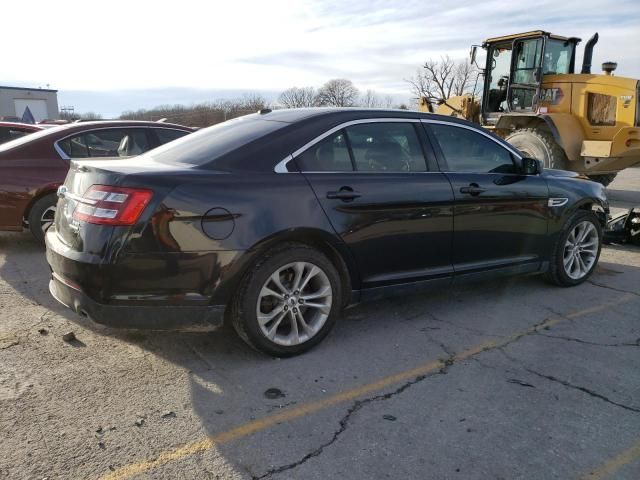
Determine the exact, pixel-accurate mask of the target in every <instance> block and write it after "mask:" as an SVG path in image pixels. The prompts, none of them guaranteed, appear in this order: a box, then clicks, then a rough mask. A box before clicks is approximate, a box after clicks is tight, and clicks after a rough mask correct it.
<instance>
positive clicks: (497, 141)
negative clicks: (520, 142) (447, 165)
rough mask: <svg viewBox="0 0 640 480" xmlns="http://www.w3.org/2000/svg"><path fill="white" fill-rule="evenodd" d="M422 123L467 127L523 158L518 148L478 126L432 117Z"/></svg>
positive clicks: (519, 158)
mask: <svg viewBox="0 0 640 480" xmlns="http://www.w3.org/2000/svg"><path fill="white" fill-rule="evenodd" d="M420 121H421V122H422V123H427V124H429V123H436V124H440V125H450V126H453V127H458V128H465V129H467V130H471V131H472V132H476V133H479V134H480V135H484V136H485V137H487V138H488V139H490V140H492V141H493V142H495V143H496V144H497V145H499V146H501V147H502V148H504V149H505V150H507V151H509V152H510V153H511V154H513V155H515V156H516V158H518V160H522V155H520V154H519V153H518V152H517V151H516V150H514V149H513V148H512V147H510V146H507V145H504V144H503V143H502V142H500V140H498V139H497V138H495V137H494V136H493V135H491V134H490V133H489V132H485V131H484V130H482V129H480V128H476V127H472V126H470V125H465V124H462V123H456V122H447V121H445V120H432V119H430V118H423V119H421V120H420ZM450 173H455V172H450Z"/></svg>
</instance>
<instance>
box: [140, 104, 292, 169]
mask: <svg viewBox="0 0 640 480" xmlns="http://www.w3.org/2000/svg"><path fill="white" fill-rule="evenodd" d="M286 125H288V124H287V123H284V122H278V121H273V120H267V119H265V118H264V117H261V116H260V114H251V115H246V116H244V117H239V118H235V119H233V120H228V121H226V122H223V123H219V124H217V125H214V126H212V127H208V128H204V129H202V130H198V131H197V132H195V133H192V134H190V135H187V136H184V137H182V138H180V139H178V140H175V141H173V142H169V143H167V144H165V145H162V146H161V147H158V148H156V149H154V150H151V151H150V152H149V154H148V156H149V157H151V158H152V159H153V160H156V161H159V162H163V163H186V164H189V165H204V164H206V163H209V162H211V161H213V160H215V159H216V158H219V157H221V156H222V155H224V154H226V153H229V152H230V151H232V150H235V149H236V148H238V147H241V146H243V145H246V144H247V143H249V142H252V141H253V140H257V139H258V138H260V137H263V136H265V135H267V134H268V133H271V132H274V131H276V130H278V129H280V128H282V127H284V126H286Z"/></svg>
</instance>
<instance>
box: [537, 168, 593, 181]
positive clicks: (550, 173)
mask: <svg viewBox="0 0 640 480" xmlns="http://www.w3.org/2000/svg"><path fill="white" fill-rule="evenodd" d="M542 176H543V177H562V178H582V179H584V180H588V177H586V176H584V175H582V174H580V173H576V172H570V171H569V170H559V169H557V168H545V169H543V170H542Z"/></svg>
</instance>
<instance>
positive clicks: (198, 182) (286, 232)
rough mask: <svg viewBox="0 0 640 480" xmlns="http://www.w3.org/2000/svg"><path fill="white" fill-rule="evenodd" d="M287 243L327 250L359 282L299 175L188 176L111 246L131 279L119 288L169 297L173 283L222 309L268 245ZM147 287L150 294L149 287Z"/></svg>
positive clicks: (119, 232) (121, 232)
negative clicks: (142, 267)
mask: <svg viewBox="0 0 640 480" xmlns="http://www.w3.org/2000/svg"><path fill="white" fill-rule="evenodd" d="M130 181H131V180H130ZM137 184H139V185H140V184H144V181H142V182H140V181H139V180H138V181H137ZM207 232H208V233H207ZM119 236H122V238H120V239H119V238H118V237H119ZM288 240H298V241H305V242H307V243H311V244H315V243H321V244H323V245H325V246H328V247H329V248H332V249H334V250H335V251H336V252H337V253H338V254H339V256H340V258H341V259H342V261H344V264H345V268H346V270H347V272H348V273H349V280H350V283H351V284H352V285H353V286H354V287H355V286H356V285H354V284H357V283H358V278H357V276H356V273H355V272H356V269H355V267H354V264H353V260H352V258H351V256H350V253H349V251H348V250H347V248H346V246H345V245H344V244H343V243H342V242H341V240H340V239H339V237H338V236H337V235H336V234H335V232H334V230H333V228H332V227H331V225H330V223H329V221H328V219H327V218H326V215H325V214H324V212H323V210H322V209H321V208H320V206H319V204H318V200H317V198H316V197H315V195H314V193H313V191H312V190H311V188H310V186H309V184H308V183H307V181H306V179H305V178H304V176H303V175H302V174H299V173H289V174H275V173H252V174H250V175H246V174H244V175H243V174H242V173H207V174H202V175H198V176H195V177H193V176H192V177H190V178H189V181H186V182H184V183H182V184H179V185H178V186H176V187H175V188H174V189H173V190H172V191H171V193H170V194H168V195H167V196H166V197H165V198H164V199H163V200H162V201H161V202H160V203H159V204H157V206H155V208H154V210H153V213H152V214H151V215H150V217H149V218H148V219H146V221H144V222H141V223H140V224H139V225H137V226H136V227H134V228H133V229H131V230H128V231H127V230H124V229H123V230H116V231H114V238H112V241H111V242H110V243H111V244H112V245H116V244H120V245H122V246H123V247H122V249H121V250H120V251H119V253H118V255H117V258H115V259H114V260H115V263H116V264H117V266H118V267H117V268H118V269H119V270H120V273H121V274H125V273H126V275H127V276H129V277H130V278H131V282H126V283H127V285H122V284H120V285H118V288H122V289H125V290H127V291H129V292H130V291H131V290H132V289H135V288H136V285H141V286H142V289H143V290H146V291H149V290H154V291H158V292H168V289H169V288H170V287H171V285H176V283H175V281H176V280H180V282H179V283H180V285H181V286H182V287H184V286H188V288H187V289H188V290H189V291H193V292H197V294H198V295H202V296H205V297H206V296H211V297H210V298H211V301H212V302H213V303H226V301H227V300H228V298H229V297H230V296H231V295H232V293H233V291H234V289H235V288H236V286H237V284H238V282H239V280H240V279H241V278H242V275H243V274H244V272H246V271H247V269H248V268H251V266H252V265H254V264H255V262H257V261H259V260H260V258H262V257H263V256H264V255H265V253H266V252H267V251H268V250H269V248H270V247H271V246H273V245H274V244H275V243H277V242H281V241H288ZM141 264H146V265H147V266H148V267H150V269H151V270H150V271H147V272H146V273H145V274H144V277H145V278H140V275H142V273H140V272H138V273H136V270H139V268H140V267H139V265H141ZM154 272H157V275H156V274H154ZM119 277H120V278H122V275H120V274H119ZM162 277H164V278H162ZM167 277H169V278H167ZM171 277H173V278H171ZM178 277H179V278H178ZM136 278H137V279H138V281H141V282H144V285H143V284H141V283H138V282H136V281H135V279H136ZM150 282H151V283H156V284H157V288H154V287H153V286H151V287H152V288H149V287H150ZM112 293H117V292H112Z"/></svg>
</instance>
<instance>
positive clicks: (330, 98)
mask: <svg viewBox="0 0 640 480" xmlns="http://www.w3.org/2000/svg"><path fill="white" fill-rule="evenodd" d="M358 95H359V92H358V89H357V88H356V87H355V85H354V84H353V82H352V81H351V80H347V79H344V78H334V79H333V80H329V81H328V82H327V83H325V84H324V85H323V86H322V87H320V88H319V89H318V94H317V95H316V105H319V106H331V107H353V106H354V105H355V104H356V101H357V100H358Z"/></svg>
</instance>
